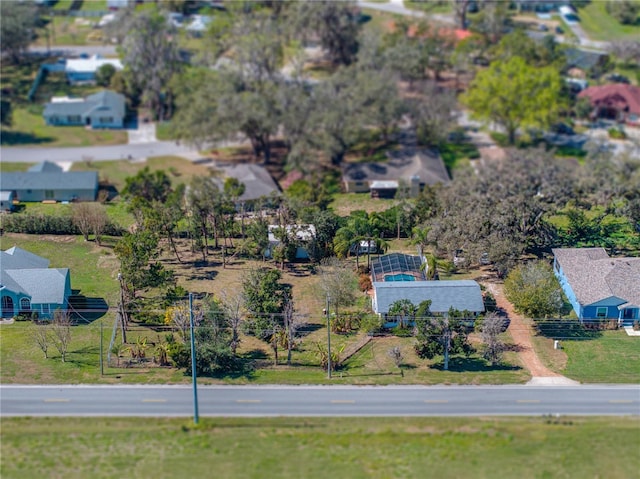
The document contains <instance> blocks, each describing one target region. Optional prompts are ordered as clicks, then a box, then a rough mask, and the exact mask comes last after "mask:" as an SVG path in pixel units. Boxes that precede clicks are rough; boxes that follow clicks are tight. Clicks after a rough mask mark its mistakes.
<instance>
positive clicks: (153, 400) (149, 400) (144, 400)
mask: <svg viewBox="0 0 640 479" xmlns="http://www.w3.org/2000/svg"><path fill="white" fill-rule="evenodd" d="M142 402H167V400H166V399H143V400H142Z"/></svg>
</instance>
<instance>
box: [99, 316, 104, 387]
mask: <svg viewBox="0 0 640 479" xmlns="http://www.w3.org/2000/svg"><path fill="white" fill-rule="evenodd" d="M102 324H103V323H102V320H100V376H104V364H103V362H102V355H103V351H102V350H103V346H102V343H103V337H102Z"/></svg>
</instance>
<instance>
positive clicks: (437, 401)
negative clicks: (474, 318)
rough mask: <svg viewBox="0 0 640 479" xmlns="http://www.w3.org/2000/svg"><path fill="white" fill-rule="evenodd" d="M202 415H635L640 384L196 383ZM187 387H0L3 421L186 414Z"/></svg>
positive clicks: (190, 408) (189, 405)
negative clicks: (275, 384)
mask: <svg viewBox="0 0 640 479" xmlns="http://www.w3.org/2000/svg"><path fill="white" fill-rule="evenodd" d="M198 398H199V412H200V415H202V416H218V417H219V416H238V417H240V416H256V417H258V416H265V417H266V416H291V417H303V416H488V415H491V416H495V415H510V416H538V415H547V414H552V415H555V414H559V415H640V386H637V385H624V386H556V387H537V386H384V387H383V386H204V387H203V386H201V387H199V388H198ZM192 414H193V390H192V388H191V386H146V385H145V386H142V385H139V386H135V385H134V386H109V385H105V386H88V385H82V386H17V385H3V386H2V387H0V416H141V417H146V416H149V417H188V416H191V415H192Z"/></svg>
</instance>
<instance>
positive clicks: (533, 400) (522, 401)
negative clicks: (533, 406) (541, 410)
mask: <svg viewBox="0 0 640 479" xmlns="http://www.w3.org/2000/svg"><path fill="white" fill-rule="evenodd" d="M516 402H517V403H539V402H540V399H518V400H517V401H516Z"/></svg>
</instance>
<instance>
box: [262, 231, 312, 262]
mask: <svg viewBox="0 0 640 479" xmlns="http://www.w3.org/2000/svg"><path fill="white" fill-rule="evenodd" d="M284 228H285V230H286V232H287V236H288V237H289V238H291V239H292V240H293V241H295V243H296V255H295V258H296V259H309V244H310V243H311V241H313V240H314V239H315V237H316V227H315V226H313V225H286V226H285V227H284ZM278 229H280V226H279V225H269V226H268V231H269V246H268V247H267V249H266V250H265V252H264V256H265V258H272V257H273V250H274V248H276V247H277V246H278V245H279V244H280V243H281V240H280V238H279V237H278Z"/></svg>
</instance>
